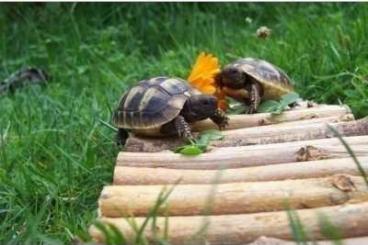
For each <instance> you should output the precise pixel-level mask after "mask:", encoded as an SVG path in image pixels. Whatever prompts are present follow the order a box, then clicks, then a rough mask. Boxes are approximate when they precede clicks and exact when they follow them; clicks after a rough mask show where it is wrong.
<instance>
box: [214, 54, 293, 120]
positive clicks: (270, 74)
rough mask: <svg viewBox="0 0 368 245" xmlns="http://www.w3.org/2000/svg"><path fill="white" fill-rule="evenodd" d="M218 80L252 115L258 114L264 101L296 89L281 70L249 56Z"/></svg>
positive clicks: (222, 87) (222, 72) (228, 94)
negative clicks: (246, 106)
mask: <svg viewBox="0 0 368 245" xmlns="http://www.w3.org/2000/svg"><path fill="white" fill-rule="evenodd" d="M215 80H216V84H217V86H219V87H220V88H221V89H222V90H223V91H224V93H225V94H226V95H227V96H230V97H233V98H235V99H237V100H240V101H242V102H244V103H245V104H246V105H248V106H249V107H248V113H250V114H252V113H255V112H256V111H257V108H258V106H259V104H260V102H261V100H262V99H274V100H275V99H276V100H277V99H279V98H280V97H281V96H282V95H284V94H287V93H289V92H291V91H292V90H293V87H292V85H291V79H290V78H289V77H288V76H287V74H286V73H285V72H284V71H282V70H281V69H280V68H279V67H277V66H275V65H273V64H271V63H269V62H267V61H265V60H261V59H256V58H249V57H248V58H242V59H239V60H236V61H235V62H233V63H230V64H228V65H226V66H225V67H224V68H223V69H222V70H221V72H220V73H219V74H218V75H217V76H216V78H215ZM240 90H245V91H240Z"/></svg>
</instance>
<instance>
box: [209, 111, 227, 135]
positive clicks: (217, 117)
mask: <svg viewBox="0 0 368 245" xmlns="http://www.w3.org/2000/svg"><path fill="white" fill-rule="evenodd" d="M211 120H212V121H213V122H214V123H216V125H217V126H218V127H219V129H220V130H223V129H225V128H226V126H228V125H229V117H227V116H226V114H225V112H224V111H222V110H220V109H217V111H216V112H215V114H214V115H213V116H212V117H211Z"/></svg>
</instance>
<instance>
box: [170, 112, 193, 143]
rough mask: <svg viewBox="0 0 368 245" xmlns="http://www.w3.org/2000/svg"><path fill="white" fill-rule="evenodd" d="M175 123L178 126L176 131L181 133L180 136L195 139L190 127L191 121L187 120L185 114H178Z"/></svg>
mask: <svg viewBox="0 0 368 245" xmlns="http://www.w3.org/2000/svg"><path fill="white" fill-rule="evenodd" d="M174 124H175V128H176V132H177V134H178V135H179V137H183V138H186V139H193V135H192V131H191V128H190V125H189V123H187V121H185V118H184V117H183V116H180V115H179V116H177V117H176V118H175V119H174Z"/></svg>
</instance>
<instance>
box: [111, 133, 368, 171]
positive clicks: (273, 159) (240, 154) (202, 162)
mask: <svg viewBox="0 0 368 245" xmlns="http://www.w3.org/2000/svg"><path fill="white" fill-rule="evenodd" d="M345 140H346V141H347V142H348V144H349V145H350V147H351V148H352V149H353V150H354V153H355V154H356V155H357V156H368V148H367V145H368V136H353V137H345ZM349 156H350V155H349V153H348V152H347V151H346V149H345V147H344V146H343V145H342V144H341V142H340V141H339V139H337V138H330V139H319V140H309V141H294V142H286V143H280V144H266V145H251V146H238V147H227V148H225V149H224V148H213V149H211V150H210V151H209V152H207V153H203V154H201V155H199V156H195V157H188V156H183V155H181V154H177V153H173V152H171V151H162V152H126V151H124V152H120V153H119V155H118V157H117V163H116V164H117V166H131V167H150V168H156V167H162V168H177V169H221V168H241V167H249V166H259V165H267V164H277V163H289V162H297V161H311V160H321V159H329V158H343V157H349Z"/></svg>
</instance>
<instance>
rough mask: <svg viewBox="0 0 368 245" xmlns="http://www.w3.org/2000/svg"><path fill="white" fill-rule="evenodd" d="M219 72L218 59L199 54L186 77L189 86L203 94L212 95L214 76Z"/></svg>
mask: <svg viewBox="0 0 368 245" xmlns="http://www.w3.org/2000/svg"><path fill="white" fill-rule="evenodd" d="M219 72H220V66H219V64H218V59H217V58H216V57H214V56H213V55H211V54H205V53H203V52H202V53H201V54H200V55H199V56H198V58H197V60H196V62H195V64H194V66H193V68H192V72H191V73H190V75H189V77H188V81H189V83H190V85H191V86H193V87H194V88H196V89H198V90H199V91H201V92H202V93H205V94H214V93H215V92H216V87H215V79H214V77H215V75H216V74H217V73H219Z"/></svg>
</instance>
